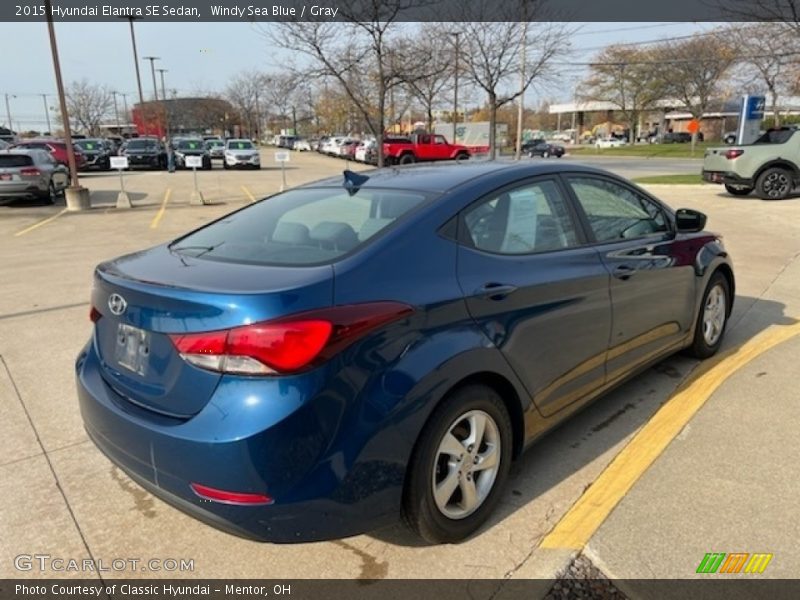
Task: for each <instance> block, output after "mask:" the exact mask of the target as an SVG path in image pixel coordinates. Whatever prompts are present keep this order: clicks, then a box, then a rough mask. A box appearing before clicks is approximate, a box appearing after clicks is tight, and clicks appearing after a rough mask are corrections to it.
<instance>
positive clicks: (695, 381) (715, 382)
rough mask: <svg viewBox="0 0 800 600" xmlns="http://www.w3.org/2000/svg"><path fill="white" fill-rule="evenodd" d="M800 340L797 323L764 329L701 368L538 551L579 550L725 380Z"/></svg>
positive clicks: (595, 483) (597, 480) (799, 327)
mask: <svg viewBox="0 0 800 600" xmlns="http://www.w3.org/2000/svg"><path fill="white" fill-rule="evenodd" d="M797 335H800V322H795V323H794V324H792V325H786V326H774V327H770V328H769V329H767V330H766V331H764V332H763V333H761V334H760V335H758V336H757V337H755V338H753V339H751V340H749V341H747V342H745V343H744V344H742V345H741V346H738V347H735V348H732V349H731V350H728V351H727V352H725V353H723V354H720V355H718V356H717V357H715V358H712V359H710V360H708V361H706V362H705V363H703V364H701V365H700V366H699V367H698V368H697V370H696V371H695V372H694V373H692V375H691V376H690V377H689V378H688V379H687V380H686V381H684V382H683V383H682V384H681V385H680V387H679V388H678V389H677V390H676V392H675V393H674V394H673V395H672V398H670V399H669V401H667V403H666V404H664V405H663V406H662V407H661V408H660V409H659V410H658V412H657V413H656V414H655V415H654V416H653V418H652V419H650V420H649V421H648V422H647V423H646V424H645V425H644V426H643V427H642V428H641V429H640V430H639V432H638V433H637V434H636V435H634V436H633V438H631V440H630V442H629V443H628V445H627V446H625V447H624V448H623V449H622V450H621V451H620V453H619V454H617V456H616V457H615V458H614V459H613V460H612V461H611V462H610V463H609V465H608V466H607V467H606V468H605V470H604V471H603V472H602V473H601V474H600V476H599V477H598V478H597V479H596V480H595V481H594V483H592V484H591V486H590V487H589V488H588V489H587V490H586V492H585V493H584V494H583V495H582V496H581V497H580V498H579V499H578V501H577V502H576V503H575V504H574V505H573V506H572V508H570V509H569V510H568V511H567V513H566V514H565V515H564V516H563V517H562V518H561V520H560V521H559V522H558V523H557V524H556V525H555V527H553V529H552V530H551V531H550V533H548V534H547V535H546V536H545V537H544V539H543V540H542V542H541V544H540V547H541V548H554V549H570V550H582V549H583V548H584V547H585V546H586V544H587V543H588V542H589V540H590V539H591V537H592V536H593V535H594V534H595V532H596V531H597V530H598V529H599V528H600V526H601V525H602V524H603V522H604V521H605V520H606V518H607V517H608V516H609V515H610V514H611V511H613V510H614V508H616V506H617V505H618V504H619V502H620V501H621V500H622V498H624V497H625V495H626V494H627V493H628V492H629V491H630V490H631V488H632V487H633V485H634V484H635V483H636V482H637V481H638V479H639V478H640V477H641V476H642V475H643V474H644V473H645V471H647V469H648V468H650V466H651V465H652V464H653V463H654V462H655V460H656V459H657V458H658V457H659V456H660V455H661V454H662V452H664V450H666V448H667V446H668V445H669V443H670V442H671V441H672V440H673V439H674V438H675V436H677V435H678V434H679V433H680V432H681V430H682V429H683V428H684V427H685V426H686V424H687V423H688V422H689V421H690V420H691V418H692V417H693V416H694V415H695V413H697V411H698V410H700V408H702V406H703V405H704V404H705V403H706V401H707V400H708V399H709V398H710V397H711V396H712V395H713V394H714V392H715V391H716V390H717V388H719V386H720V385H722V384H723V383H724V382H725V381H726V380H727V379H728V378H729V377H730V376H731V375H733V374H734V373H736V371H738V370H739V369H740V368H741V367H743V366H745V365H746V364H748V363H749V362H751V361H752V360H754V359H755V358H757V357H758V356H760V355H761V354H763V353H764V352H766V351H767V350H769V349H771V348H773V347H775V346H777V345H778V344H781V343H782V342H785V341H787V340H789V339H791V338H793V337H795V336H797Z"/></svg>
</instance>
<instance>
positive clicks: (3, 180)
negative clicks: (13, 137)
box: [0, 149, 69, 204]
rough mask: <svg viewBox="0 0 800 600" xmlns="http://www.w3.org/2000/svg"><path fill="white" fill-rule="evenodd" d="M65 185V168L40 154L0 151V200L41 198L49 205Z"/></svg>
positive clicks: (67, 181)
mask: <svg viewBox="0 0 800 600" xmlns="http://www.w3.org/2000/svg"><path fill="white" fill-rule="evenodd" d="M68 185H69V171H68V170H67V167H65V166H64V165H62V164H60V163H58V162H56V161H55V159H53V157H52V156H50V153H49V152H46V151H44V150H21V149H13V150H0V198H41V199H43V200H45V201H47V202H48V203H50V204H53V203H55V201H56V198H57V197H58V195H59V194H60V193H62V192H63V191H64V189H65V188H66V187H67V186H68Z"/></svg>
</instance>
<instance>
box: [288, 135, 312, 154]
mask: <svg viewBox="0 0 800 600" xmlns="http://www.w3.org/2000/svg"><path fill="white" fill-rule="evenodd" d="M292 150H295V151H296V152H311V144H310V143H309V141H308V140H304V139H300V138H298V139H296V140H295V141H294V144H292Z"/></svg>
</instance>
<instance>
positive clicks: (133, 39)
mask: <svg viewBox="0 0 800 600" xmlns="http://www.w3.org/2000/svg"><path fill="white" fill-rule="evenodd" d="M122 18H123V19H127V20H128V23H129V24H130V26H131V46H133V66H134V67H136V86H137V88H138V89H139V104H144V94H142V76H141V74H140V73H139V55H138V53H137V52H136V34H135V33H134V32H133V21H134V19H136V18H137V17H122Z"/></svg>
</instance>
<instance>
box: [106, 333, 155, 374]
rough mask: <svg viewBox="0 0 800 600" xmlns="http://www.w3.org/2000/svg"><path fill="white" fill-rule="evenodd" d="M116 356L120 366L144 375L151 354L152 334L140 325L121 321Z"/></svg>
mask: <svg viewBox="0 0 800 600" xmlns="http://www.w3.org/2000/svg"><path fill="white" fill-rule="evenodd" d="M114 354H115V356H114V357H115V358H116V361H117V364H119V366H121V367H124V368H126V369H128V370H129V371H133V372H134V373H138V374H139V375H144V374H145V371H146V369H147V358H148V356H149V354H150V334H149V333H148V332H147V331H144V330H143V329H139V328H138V327H132V326H130V325H126V324H125V323H120V324H119V325H118V327H117V344H116V349H115V352H114Z"/></svg>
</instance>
